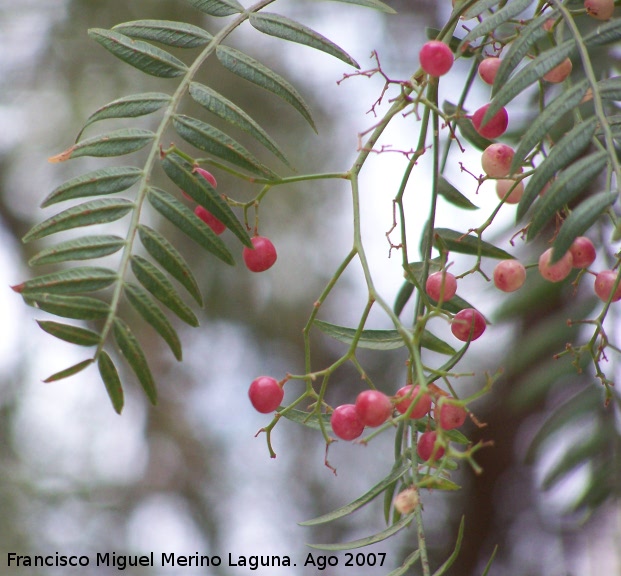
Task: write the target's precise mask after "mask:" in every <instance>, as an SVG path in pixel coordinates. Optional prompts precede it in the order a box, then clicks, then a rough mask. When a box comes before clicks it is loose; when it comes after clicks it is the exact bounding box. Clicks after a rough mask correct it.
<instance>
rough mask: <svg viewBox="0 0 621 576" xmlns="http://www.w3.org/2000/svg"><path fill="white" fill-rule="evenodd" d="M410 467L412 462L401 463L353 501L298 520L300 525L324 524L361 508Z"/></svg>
mask: <svg viewBox="0 0 621 576" xmlns="http://www.w3.org/2000/svg"><path fill="white" fill-rule="evenodd" d="M411 469H412V464H411V463H410V462H406V463H405V464H402V465H401V466H399V467H398V468H396V469H395V470H393V471H392V472H391V473H390V474H389V475H388V476H386V478H384V479H383V480H382V481H381V482H378V483H377V484H376V485H375V486H373V488H371V489H370V490H369V491H368V492H366V493H365V494H363V495H362V496H360V497H359V498H356V500H354V501H353V502H350V503H349V504H346V505H345V506H341V507H340V508H337V509H336V510H332V512H328V513H327V514H323V515H322V516H318V517H317V518H313V519H312V520H305V521H304V522H298V524H299V525H300V526H317V525H318V524H326V523H328V522H333V521H334V520H338V519H339V518H343V517H344V516H347V515H348V514H351V513H352V512H355V511H356V510H358V509H359V508H362V507H363V506H364V505H365V504H368V503H369V502H371V500H373V499H374V498H376V497H377V496H379V495H380V494H381V493H382V492H384V490H386V488H387V487H388V486H390V485H391V484H392V483H393V482H395V481H396V480H398V479H399V478H401V477H402V476H403V475H405V473H406V472H408V470H411Z"/></svg>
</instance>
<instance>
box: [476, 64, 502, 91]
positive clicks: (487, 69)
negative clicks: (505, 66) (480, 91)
mask: <svg viewBox="0 0 621 576" xmlns="http://www.w3.org/2000/svg"><path fill="white" fill-rule="evenodd" d="M500 64H501V61H500V58H485V59H484V60H482V61H481V63H480V64H479V76H480V77H481V80H483V82H485V83H486V84H489V85H490V86H491V85H492V84H493V83H494V80H495V79H496V74H497V73H498V68H500Z"/></svg>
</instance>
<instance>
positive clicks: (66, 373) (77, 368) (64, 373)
mask: <svg viewBox="0 0 621 576" xmlns="http://www.w3.org/2000/svg"><path fill="white" fill-rule="evenodd" d="M93 362H94V360H93V359H92V358H89V359H88V360H82V362H78V363H77V364H74V365H73V366H70V367H69V368H65V369H64V370H61V371H60V372H56V374H52V375H51V376H48V377H47V378H46V379H45V380H43V382H45V383H46V384H49V383H50V382H58V381H59V380H62V379H63V378H69V377H70V376H74V375H75V374H77V373H78V372H82V370H84V369H85V368H88V367H89V366H90V365H91V364H92V363H93Z"/></svg>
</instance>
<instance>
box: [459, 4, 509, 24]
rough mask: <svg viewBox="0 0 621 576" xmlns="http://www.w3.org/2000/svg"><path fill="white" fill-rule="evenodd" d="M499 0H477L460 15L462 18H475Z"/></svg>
mask: <svg viewBox="0 0 621 576" xmlns="http://www.w3.org/2000/svg"><path fill="white" fill-rule="evenodd" d="M499 2H500V0H479V1H478V2H475V3H474V4H473V5H472V6H470V8H468V10H466V11H465V12H464V13H463V14H462V17H463V19H464V20H471V19H472V18H476V17H477V16H479V15H480V14H483V12H485V11H486V10H489V9H490V8H492V7H493V6H496V4H498V3H499Z"/></svg>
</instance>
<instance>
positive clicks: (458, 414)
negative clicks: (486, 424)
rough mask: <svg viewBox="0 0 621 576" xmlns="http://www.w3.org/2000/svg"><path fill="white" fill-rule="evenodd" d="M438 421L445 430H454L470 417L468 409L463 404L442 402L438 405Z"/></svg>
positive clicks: (436, 414)
mask: <svg viewBox="0 0 621 576" xmlns="http://www.w3.org/2000/svg"><path fill="white" fill-rule="evenodd" d="M435 417H436V422H438V425H439V426H440V427H441V428H442V429H444V430H453V429H454V428H459V427H460V426H462V425H463V423H464V422H465V421H466V418H468V411H467V410H466V409H465V408H464V407H463V406H456V405H455V404H448V403H444V402H443V403H442V404H440V406H438V407H436V413H435Z"/></svg>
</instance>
